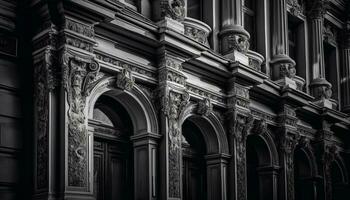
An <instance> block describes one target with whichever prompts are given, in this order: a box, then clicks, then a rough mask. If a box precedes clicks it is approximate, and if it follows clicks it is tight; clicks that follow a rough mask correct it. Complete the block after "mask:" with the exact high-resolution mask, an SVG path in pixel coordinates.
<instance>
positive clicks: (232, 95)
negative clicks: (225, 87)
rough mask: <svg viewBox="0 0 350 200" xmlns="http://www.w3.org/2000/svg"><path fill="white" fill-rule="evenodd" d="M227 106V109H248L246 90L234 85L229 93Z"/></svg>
mask: <svg viewBox="0 0 350 200" xmlns="http://www.w3.org/2000/svg"><path fill="white" fill-rule="evenodd" d="M227 105H228V107H235V106H240V107H243V108H246V109H249V106H250V101H249V90H248V88H246V87H243V86H240V85H238V84H235V85H234V86H233V89H232V90H231V91H229V97H228V99H227Z"/></svg>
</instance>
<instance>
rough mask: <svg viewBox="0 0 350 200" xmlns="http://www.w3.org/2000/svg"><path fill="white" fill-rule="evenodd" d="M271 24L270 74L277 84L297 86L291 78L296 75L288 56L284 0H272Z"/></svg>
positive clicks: (293, 65) (293, 63)
mask: <svg viewBox="0 0 350 200" xmlns="http://www.w3.org/2000/svg"><path fill="white" fill-rule="evenodd" d="M272 10H273V12H272V13H271V14H272V15H271V26H272V33H271V34H272V40H271V42H272V43H271V46H272V59H271V61H270V63H271V65H272V76H273V78H274V79H275V80H276V81H277V83H278V84H280V85H281V86H285V87H290V88H293V89H296V88H297V85H296V82H295V81H294V80H293V79H294V77H295V75H296V69H295V62H294V60H293V59H291V58H290V57H289V56H288V20H287V5H286V1H285V0H273V1H272Z"/></svg>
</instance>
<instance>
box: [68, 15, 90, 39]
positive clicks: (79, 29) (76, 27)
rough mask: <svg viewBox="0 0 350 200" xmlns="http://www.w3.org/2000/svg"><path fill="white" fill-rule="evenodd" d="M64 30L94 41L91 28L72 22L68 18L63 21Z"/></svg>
mask: <svg viewBox="0 0 350 200" xmlns="http://www.w3.org/2000/svg"><path fill="white" fill-rule="evenodd" d="M65 29H67V30H70V31H73V32H75V33H78V34H81V35H83V36H85V37H88V38H91V39H94V36H95V32H94V28H93V26H90V25H86V24H83V23H80V22H77V21H74V20H72V19H70V18H66V20H65Z"/></svg>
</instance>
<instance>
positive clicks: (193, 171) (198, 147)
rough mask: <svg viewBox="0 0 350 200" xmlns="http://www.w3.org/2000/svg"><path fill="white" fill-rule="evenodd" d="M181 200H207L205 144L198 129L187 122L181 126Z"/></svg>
mask: <svg viewBox="0 0 350 200" xmlns="http://www.w3.org/2000/svg"><path fill="white" fill-rule="evenodd" d="M182 134H183V137H182V157H183V159H182V183H183V200H202V199H207V197H206V196H207V190H206V179H207V176H206V162H205V160H204V155H205V153H206V151H205V149H206V147H205V142H204V140H203V138H202V137H201V133H200V130H199V128H198V127H197V126H196V125H195V124H194V123H192V122H191V121H189V120H186V121H185V122H184V123H183V126H182Z"/></svg>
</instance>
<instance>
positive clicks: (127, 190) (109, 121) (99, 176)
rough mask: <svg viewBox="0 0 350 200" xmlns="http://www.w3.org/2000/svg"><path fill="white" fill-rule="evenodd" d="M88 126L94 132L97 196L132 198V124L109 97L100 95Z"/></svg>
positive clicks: (103, 198)
mask: <svg viewBox="0 0 350 200" xmlns="http://www.w3.org/2000/svg"><path fill="white" fill-rule="evenodd" d="M89 127H90V128H91V129H93V134H94V195H95V197H96V199H97V200H128V199H133V188H134V187H133V147H132V143H131V141H130V133H132V130H131V129H132V124H131V120H130V118H129V116H128V114H127V112H126V110H125V109H124V108H123V107H122V105H120V104H119V103H118V102H117V101H115V100H114V99H112V98H111V97H108V96H101V97H100V98H99V99H98V100H97V102H96V104H95V107H94V111H93V119H92V120H89Z"/></svg>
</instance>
